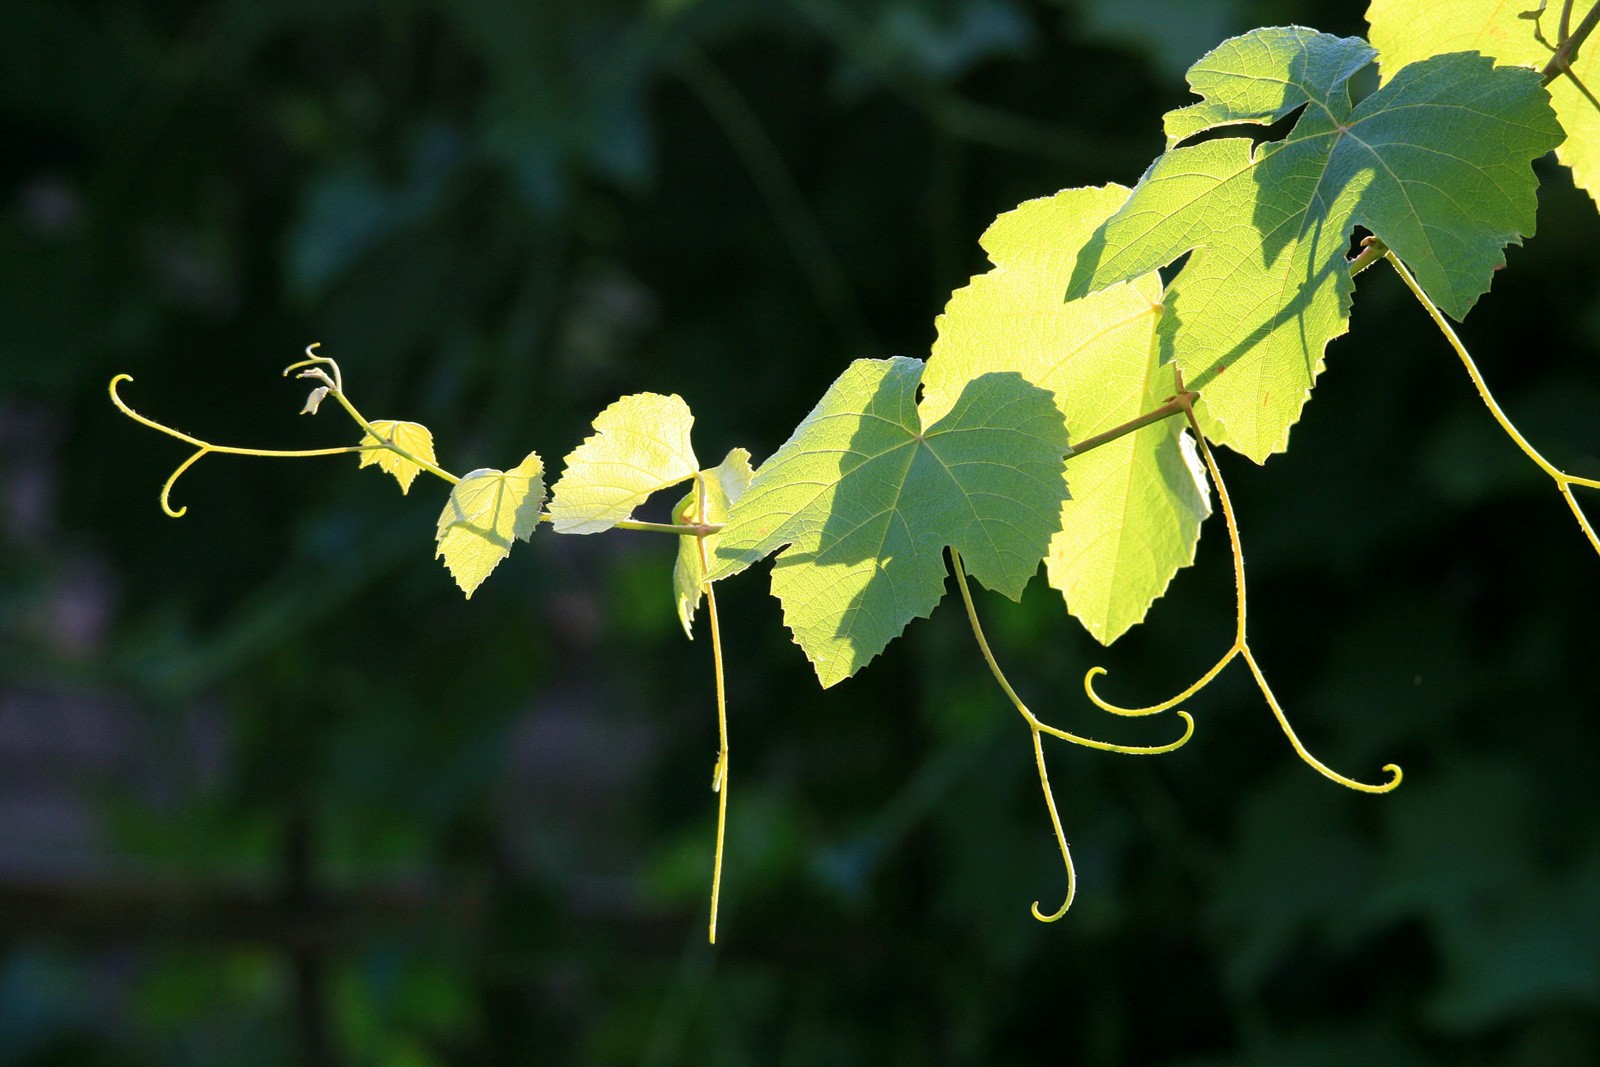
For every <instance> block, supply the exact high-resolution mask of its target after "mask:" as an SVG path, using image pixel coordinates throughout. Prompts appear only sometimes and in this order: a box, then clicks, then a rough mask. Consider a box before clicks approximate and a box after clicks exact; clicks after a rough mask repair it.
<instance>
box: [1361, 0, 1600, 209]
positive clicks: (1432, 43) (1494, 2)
mask: <svg viewBox="0 0 1600 1067" xmlns="http://www.w3.org/2000/svg"><path fill="white" fill-rule="evenodd" d="M1537 7H1538V5H1537V4H1536V3H1535V2H1534V0H1527V2H1518V3H1506V2H1505V0H1451V2H1450V3H1448V4H1441V3H1438V2H1437V0H1373V3H1372V5H1371V6H1370V7H1369V8H1367V25H1369V26H1371V27H1372V33H1371V37H1372V43H1373V44H1374V45H1375V46H1377V49H1378V57H1379V62H1380V68H1381V70H1382V73H1383V77H1384V80H1385V81H1387V80H1388V79H1389V78H1391V77H1393V76H1394V74H1395V72H1396V71H1399V70H1401V69H1402V68H1404V67H1405V65H1406V64H1408V63H1415V62H1417V61H1418V60H1420V59H1426V58H1428V57H1429V56H1435V55H1439V54H1440V53H1441V52H1468V51H1471V52H1482V53H1483V54H1484V55H1486V56H1490V57H1492V58H1493V59H1494V60H1496V61H1497V62H1500V63H1504V64H1507V65H1514V66H1523V67H1534V68H1542V67H1543V66H1544V65H1545V64H1546V63H1548V62H1549V61H1550V56H1551V49H1550V48H1549V47H1547V46H1546V45H1544V44H1541V43H1540V41H1539V39H1538V37H1536V36H1535V35H1534V31H1535V29H1536V25H1535V23H1534V21H1532V20H1530V19H1525V18H1522V17H1521V15H1522V14H1523V13H1524V12H1528V11H1532V10H1535V9H1537ZM1560 8H1561V5H1560V4H1559V3H1552V4H1550V5H1549V6H1548V7H1547V8H1546V10H1545V12H1544V15H1543V17H1542V18H1541V19H1540V20H1539V21H1538V24H1537V28H1539V29H1540V32H1542V33H1543V35H1544V37H1545V39H1546V40H1547V41H1549V42H1550V43H1551V44H1552V45H1553V44H1554V43H1555V39H1556V35H1557V33H1558V32H1559V27H1560V24H1561V23H1560V15H1559V12H1560ZM1582 10H1583V8H1582V7H1581V6H1580V8H1579V11H1580V12H1581V11H1582ZM1575 18H1576V16H1575ZM1571 66H1572V72H1573V73H1574V74H1576V75H1577V76H1578V80H1579V81H1581V82H1582V83H1583V86H1584V87H1585V88H1587V89H1588V90H1589V91H1590V92H1591V93H1594V92H1597V91H1600V39H1596V38H1594V37H1591V38H1590V39H1589V40H1588V41H1587V42H1586V43H1585V44H1584V45H1583V46H1582V47H1581V48H1580V49H1579V50H1578V58H1576V59H1574V60H1572V61H1571ZM1548 88H1549V90H1550V102H1551V103H1552V104H1553V105H1554V106H1555V111H1556V118H1558V119H1560V120H1561V126H1562V128H1563V129H1565V130H1566V131H1567V139H1566V141H1565V143H1563V144H1562V145H1561V147H1559V148H1557V149H1556V156H1557V157H1558V158H1559V159H1560V160H1561V162H1563V163H1565V164H1566V165H1567V166H1569V167H1571V168H1572V179H1573V181H1575V182H1576V183H1577V184H1578V186H1579V188H1582V189H1586V190H1588V192H1589V195H1590V196H1592V197H1594V198H1595V200H1596V201H1600V106H1596V105H1595V103H1594V102H1593V101H1592V100H1590V99H1589V98H1588V97H1586V96H1584V94H1583V90H1582V89H1580V88H1579V87H1578V86H1577V85H1576V84H1574V83H1573V81H1572V79H1570V78H1567V77H1561V78H1557V79H1556V80H1555V81H1553V82H1551V83H1550V85H1549V86H1548Z"/></svg>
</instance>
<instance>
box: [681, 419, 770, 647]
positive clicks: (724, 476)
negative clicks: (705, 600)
mask: <svg viewBox="0 0 1600 1067" xmlns="http://www.w3.org/2000/svg"><path fill="white" fill-rule="evenodd" d="M754 477H755V472H754V471H752V470H751V469H750V453H749V451H748V450H746V449H743V448H735V449H733V450H732V451H731V452H729V453H728V454H727V456H726V457H725V458H724V459H723V461H722V462H721V463H719V464H717V465H716V466H715V467H713V468H711V469H710V470H708V471H701V472H700V474H699V476H698V477H697V478H695V480H694V487H693V488H691V489H690V490H689V493H688V495H687V496H685V497H684V498H683V499H682V500H680V501H678V504H677V506H676V507H674V508H673V509H672V521H674V522H676V523H679V524H681V525H688V524H690V523H715V524H718V525H720V524H722V523H724V522H727V521H728V512H729V510H730V509H732V507H733V505H734V504H735V503H736V502H737V501H738V499H739V498H740V497H741V496H743V495H744V491H745V490H746V489H747V488H749V486H750V479H751V478H754ZM702 488H704V490H705V503H704V504H702V503H701V502H700V496H701V492H700V491H701V489H702ZM719 540H720V538H719V536H718V535H717V534H707V535H706V536H705V537H679V538H678V561H677V563H676V564H674V565H673V568H672V589H673V592H674V593H675V594H676V596H677V600H678V621H679V622H681V623H683V632H684V633H686V634H688V635H689V639H690V640H691V641H692V640H694V612H695V609H696V608H697V607H699V606H700V598H701V597H702V596H704V595H705V580H706V567H705V562H706V561H707V560H710V559H712V558H714V556H715V553H716V551H717V544H718V541H719ZM702 553H703V554H702Z"/></svg>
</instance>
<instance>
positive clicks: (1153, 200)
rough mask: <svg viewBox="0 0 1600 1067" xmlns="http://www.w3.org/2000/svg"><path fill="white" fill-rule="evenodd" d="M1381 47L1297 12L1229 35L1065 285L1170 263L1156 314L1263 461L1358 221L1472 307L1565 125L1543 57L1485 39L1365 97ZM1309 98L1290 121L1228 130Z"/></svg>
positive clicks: (1304, 383) (1198, 381) (1342, 320)
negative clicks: (1511, 53)
mask: <svg viewBox="0 0 1600 1067" xmlns="http://www.w3.org/2000/svg"><path fill="white" fill-rule="evenodd" d="M1374 54H1375V53H1374V52H1373V49H1372V48H1371V46H1369V45H1368V44H1367V43H1366V42H1364V41H1362V40H1360V39H1358V38H1337V37H1330V36H1328V35H1326V34H1321V33H1315V32H1313V31H1311V30H1307V29H1302V28H1298V27H1291V28H1276V29H1263V30H1255V31H1253V32H1251V33H1248V34H1246V35H1244V36H1242V37H1236V38H1233V39H1232V40H1229V41H1225V42H1223V43H1222V44H1221V45H1220V46H1218V47H1217V48H1216V49H1215V50H1214V51H1212V52H1211V53H1209V54H1207V55H1206V56H1204V57H1203V58H1202V59H1201V60H1200V61H1199V62H1198V63H1196V64H1195V66H1194V67H1192V68H1191V69H1190V72H1189V83H1190V85H1191V86H1192V87H1193V88H1194V90H1195V92H1196V93H1197V94H1199V95H1201V96H1202V97H1203V98H1204V99H1203V100H1202V102H1201V103H1199V104H1196V105H1194V106H1192V107H1188V108H1183V109H1180V110H1178V111H1173V112H1170V113H1168V115H1167V135H1168V145H1169V147H1168V150H1167V151H1166V153H1164V154H1163V155H1162V156H1161V157H1160V158H1158V159H1157V160H1156V161H1155V163H1154V164H1152V165H1151V167H1150V169H1149V170H1148V171H1146V172H1145V174H1144V177H1142V178H1140V179H1139V184H1138V185H1137V186H1136V187H1135V188H1134V191H1133V194H1132V195H1131V196H1130V197H1129V198H1128V202H1127V203H1126V204H1124V205H1123V207H1122V208H1121V210H1119V211H1118V212H1117V213H1116V214H1115V215H1113V216H1112V217H1111V218H1110V219H1109V220H1107V222H1106V223H1105V224H1104V225H1103V226H1102V227H1100V229H1099V231H1098V232H1096V234H1095V235H1094V236H1093V237H1092V238H1091V239H1090V240H1089V242H1088V243H1087V244H1086V246H1085V247H1084V250H1083V252H1082V254H1081V255H1080V256H1079V258H1078V263H1077V267H1076V268H1075V270H1074V272H1073V276H1072V280H1071V283H1070V285H1069V286H1068V289H1067V295H1068V298H1069V299H1070V298H1074V297H1081V296H1083V295H1085V294H1087V293H1090V292H1093V291H1095V290H1097V289H1101V288H1104V287H1105V286H1107V285H1111V284H1113V283H1115V282H1119V281H1124V280H1127V279H1129V278H1134V277H1137V276H1139V275H1141V274H1144V273H1146V272H1147V271H1150V270H1152V269H1155V268H1157V267H1160V266H1163V265H1166V264H1169V263H1172V262H1173V261H1174V260H1176V259H1177V258H1178V257H1179V256H1181V255H1183V254H1184V253H1185V252H1189V253H1190V256H1189V259H1188V262H1187V263H1186V264H1185V265H1184V266H1183V268H1182V270H1181V271H1180V272H1179V273H1178V275H1177V277H1176V278H1175V279H1174V280H1173V282H1172V284H1170V285H1169V286H1168V287H1167V295H1166V301H1165V303H1166V313H1165V314H1164V315H1163V317H1162V320H1161V323H1160V326H1159V327H1158V332H1159V335H1160V339H1161V345H1162V355H1163V358H1164V359H1176V360H1177V362H1178V365H1179V366H1180V367H1182V368H1183V372H1184V376H1185V378H1186V379H1187V381H1188V384H1189V385H1190V386H1191V387H1193V388H1197V389H1199V390H1200V392H1201V395H1202V396H1203V397H1204V398H1205V406H1206V409H1207V410H1208V411H1209V412H1210V414H1211V416H1213V417H1214V419H1215V420H1216V421H1217V423H1219V424H1220V425H1219V426H1217V427H1215V429H1216V436H1217V438H1218V439H1219V440H1220V441H1222V442H1223V443H1225V444H1228V445H1230V446H1231V447H1233V448H1235V449H1237V450H1239V451H1240V452H1243V453H1244V454H1245V455H1247V456H1250V457H1251V458H1252V459H1255V460H1256V461H1258V462H1260V461H1262V460H1264V459H1265V458H1266V457H1267V456H1268V455H1270V454H1271V453H1273V452H1277V451H1281V450H1283V449H1284V448H1285V447H1287V444H1288V436H1289V427H1290V426H1291V425H1293V424H1294V422H1295V421H1296V420H1297V419H1298V418H1299V417H1300V410H1301V408H1303V407H1304V405H1305V401H1306V399H1307V397H1308V396H1309V395H1310V389H1311V384H1312V382H1313V380H1314V379H1315V378H1316V376H1317V374H1318V372H1320V371H1321V369H1322V355H1323V350H1324V349H1325V348H1326V347H1327V344H1328V342H1329V341H1331V340H1332V339H1333V338H1335V337H1338V336H1339V335H1341V334H1343V333H1344V332H1345V328H1346V323H1347V321H1348V318H1349V309H1350V294H1351V291H1352V290H1353V288H1354V284H1353V282H1352V281H1351V278H1350V274H1349V271H1348V270H1347V269H1346V268H1345V256H1346V253H1347V250H1348V248H1349V244H1350V238H1351V234H1352V232H1353V229H1354V227H1355V226H1356V225H1358V224H1359V225H1362V226H1365V227H1366V228H1367V229H1369V230H1371V231H1372V232H1373V233H1375V234H1377V235H1378V236H1379V237H1381V238H1382V239H1383V240H1384V241H1385V242H1386V243H1387V244H1388V245H1389V247H1391V248H1392V249H1394V250H1395V252H1396V253H1397V254H1398V255H1399V256H1400V257H1401V258H1402V259H1404V260H1405V261H1406V263H1408V264H1409V265H1410V266H1411V268H1412V270H1413V271H1414V272H1415V273H1416V275H1417V278H1418V280H1419V281H1420V282H1421V283H1422V285H1423V287H1424V288H1425V289H1426V290H1427V291H1428V294H1429V295H1430V296H1431V297H1432V298H1433V299H1434V300H1435V301H1436V302H1437V303H1438V304H1439V306H1440V307H1442V308H1443V309H1444V310H1445V311H1446V312H1448V313H1449V314H1450V315H1452V316H1453V317H1455V318H1458V319H1459V318H1461V317H1462V316H1464V315H1465V314H1466V313H1467V311H1468V310H1469V309H1470V308H1471V307H1472V305H1473V303H1474V302H1475V301H1476V300H1477V298H1478V297H1479V296H1480V295H1481V294H1482V293H1483V292H1485V291H1486V290H1487V289H1488V287H1489V281H1490V277H1491V275H1492V274H1493V272H1494V270H1495V268H1497V267H1499V266H1500V265H1502V264H1503V263H1504V252H1503V249H1504V246H1505V245H1506V244H1509V243H1513V242H1517V241H1518V239H1519V235H1527V234H1531V233H1533V226H1534V210H1535V206H1536V198H1535V191H1536V188H1537V182H1536V180H1535V178H1534V176H1533V172H1532V168H1531V166H1530V162H1531V160H1533V159H1534V158H1536V157H1537V156H1540V155H1543V154H1544V153H1545V152H1548V151H1549V150H1550V149H1551V148H1553V147H1555V145H1556V144H1558V143H1559V142H1560V140H1561V130H1560V127H1559V126H1558V125H1557V124H1556V121H1555V117H1554V115H1553V113H1552V112H1551V110H1550V105H1549V100H1548V97H1547V95H1546V94H1545V92H1544V90H1543V89H1542V88H1541V87H1540V85H1539V77H1538V75H1537V74H1535V73H1534V72H1532V71H1529V70H1524V69H1520V68H1506V67H1501V68H1495V67H1494V66H1493V63H1492V61H1491V60H1489V59H1486V58H1484V57H1483V56H1479V55H1474V54H1471V53H1454V54H1451V55H1443V56H1435V57H1433V58H1432V59H1428V60H1424V61H1423V62H1421V63H1415V64H1412V65H1411V66H1409V67H1406V68H1405V69H1404V70H1401V71H1399V72H1398V73H1396V74H1395V75H1394V77H1393V78H1391V79H1390V80H1389V83H1388V84H1387V85H1385V86H1383V87H1382V88H1381V89H1379V90H1378V91H1376V92H1374V93H1373V94H1372V95H1371V96H1369V97H1367V98H1366V99H1365V100H1363V101H1361V103H1359V104H1356V105H1354V106H1352V104H1351V102H1350V96H1349V80H1350V77H1351V76H1352V75H1353V74H1355V73H1356V72H1357V71H1359V70H1361V69H1363V68H1364V67H1365V66H1367V65H1368V64H1369V63H1370V62H1371V60H1372V59H1373V56H1374ZM1301 107H1303V108H1304V111H1303V113H1302V114H1301V115H1300V117H1299V119H1298V121H1296V122H1295V124H1294V128H1293V129H1292V130H1291V131H1290V132H1289V134H1288V135H1287V136H1286V137H1284V139H1283V140H1281V141H1271V142H1267V143H1264V144H1262V145H1259V146H1253V145H1252V144H1251V142H1250V140H1248V139H1247V138H1244V137H1222V138H1218V139H1215V140H1209V141H1204V142H1202V143H1200V144H1194V145H1184V146H1177V143H1178V142H1179V141H1181V140H1183V139H1185V138H1188V137H1191V136H1193V135H1195V134H1197V133H1202V132H1205V131H1208V130H1214V129H1216V128H1217V127H1219V126H1223V125H1226V124H1230V123H1255V124H1261V125H1265V124H1270V123H1272V122H1275V121H1277V120H1279V119H1282V118H1285V117H1287V116H1288V115H1289V114H1290V113H1291V112H1292V111H1294V110H1295V109H1297V108H1301Z"/></svg>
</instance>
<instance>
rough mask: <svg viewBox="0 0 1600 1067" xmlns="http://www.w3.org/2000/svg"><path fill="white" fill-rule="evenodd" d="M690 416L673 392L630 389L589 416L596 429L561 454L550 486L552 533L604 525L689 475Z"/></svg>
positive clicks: (696, 467) (692, 462)
mask: <svg viewBox="0 0 1600 1067" xmlns="http://www.w3.org/2000/svg"><path fill="white" fill-rule="evenodd" d="M693 426H694V416H693V415H692V414H690V413H689V405H688V404H685V403H684V402H683V398H682V397H680V396H677V395H675V394H674V395H673V396H662V395H660V394H659V393H635V394H633V395H632V396H625V397H623V398H622V399H620V400H618V401H616V402H615V403H613V404H612V405H611V406H610V407H608V408H606V409H605V410H604V411H602V412H601V413H600V414H599V415H596V416H595V420H594V427H595V430H596V431H597V432H596V433H595V434H593V435H592V436H590V437H589V438H588V439H587V440H585V441H584V442H583V443H582V444H581V445H579V446H578V447H577V448H575V449H573V450H572V454H571V455H569V456H567V459H566V467H565V470H564V471H563V472H562V474H561V477H560V478H559V479H558V480H557V481H556V484H555V486H554V487H553V488H552V491H551V497H550V515H551V520H552V524H553V525H554V527H555V530H556V532H557V533H567V534H589V533H599V532H601V531H602V530H609V529H611V527H613V526H615V525H616V524H617V523H619V522H621V521H623V520H624V519H626V518H628V517H629V516H631V515H632V514H633V509H634V508H636V507H638V506H639V505H640V504H642V503H644V501H645V499H646V498H647V497H649V496H650V494H651V493H654V492H655V491H656V490H658V489H664V488H666V487H667V486H669V485H676V484H677V483H678V482H681V481H683V480H684V479H685V478H692V477H694V473H695V471H697V470H699V469H700V464H699V463H698V462H696V460H695V458H694V449H693V448H691V447H690V445H689V430H690V428H691V427H693Z"/></svg>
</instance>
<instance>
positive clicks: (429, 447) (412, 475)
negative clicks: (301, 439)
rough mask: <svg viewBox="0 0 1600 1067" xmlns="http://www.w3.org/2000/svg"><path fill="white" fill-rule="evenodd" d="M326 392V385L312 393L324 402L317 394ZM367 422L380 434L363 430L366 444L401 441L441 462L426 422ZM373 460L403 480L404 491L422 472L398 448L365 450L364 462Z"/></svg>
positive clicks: (410, 449) (367, 464) (428, 458)
mask: <svg viewBox="0 0 1600 1067" xmlns="http://www.w3.org/2000/svg"><path fill="white" fill-rule="evenodd" d="M325 392H326V390H324V389H318V390H315V391H314V392H313V393H312V397H313V398H314V399H315V400H317V401H319V402H320V400H321V399H322V398H321V397H318V396H317V395H316V394H317V393H325ZM306 406H307V407H308V408H309V409H311V410H312V411H315V410H316V405H315V404H312V403H311V402H310V401H308V402H307V405H306ZM367 425H369V426H371V427H372V428H373V429H374V430H376V431H377V432H378V435H379V436H378V437H374V436H372V434H370V433H363V434H362V435H361V447H362V448H368V447H371V446H373V445H380V444H382V443H383V442H385V441H387V442H388V443H390V444H394V445H399V446H400V447H401V448H403V449H405V450H406V451H407V452H410V453H411V454H412V455H413V456H416V457H417V458H418V459H420V460H425V461H427V462H428V463H437V462H438V460H436V459H434V457H433V434H432V433H430V432H429V431H428V428H427V427H426V426H423V425H422V424H420V423H415V422H395V421H393V420H390V419H375V420H374V421H372V422H370V423H368V424H367ZM380 438H381V440H380ZM373 464H376V465H377V467H378V469H379V470H382V471H387V472H388V473H390V474H392V475H394V480H395V481H397V482H399V483H400V492H402V493H409V492H410V491H411V483H412V482H414V481H416V480H417V475H419V474H421V473H422V468H421V467H419V466H417V465H416V464H415V463H413V462H411V461H410V460H409V459H407V458H406V457H404V456H402V455H400V454H399V453H398V452H391V451H389V450H388V449H387V448H373V449H372V451H370V452H363V453H361V466H363V467H370V466H372V465H373Z"/></svg>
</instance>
